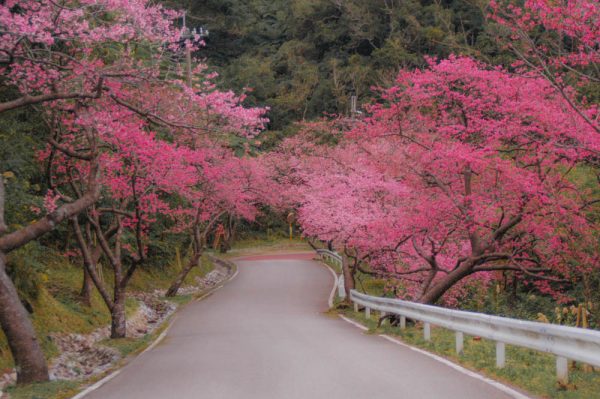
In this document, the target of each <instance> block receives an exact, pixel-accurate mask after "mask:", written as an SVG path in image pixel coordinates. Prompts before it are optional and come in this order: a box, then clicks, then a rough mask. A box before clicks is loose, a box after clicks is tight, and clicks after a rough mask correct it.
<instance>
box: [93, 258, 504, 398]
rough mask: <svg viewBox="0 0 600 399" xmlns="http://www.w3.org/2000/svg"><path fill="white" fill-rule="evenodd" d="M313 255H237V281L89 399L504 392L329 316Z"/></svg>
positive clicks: (182, 318) (189, 311) (327, 278)
mask: <svg viewBox="0 0 600 399" xmlns="http://www.w3.org/2000/svg"><path fill="white" fill-rule="evenodd" d="M311 256H312V255H308V254H305V255H302V256H298V255H296V256H290V255H287V256H285V257H283V258H282V257H281V256H280V257H279V258H275V257H271V258H270V257H262V258H261V257H255V258H254V259H252V258H248V259H245V260H240V261H237V262H236V263H237V265H238V267H239V274H238V276H237V277H236V278H235V279H233V280H232V281H230V282H229V283H228V284H227V285H225V286H224V287H223V288H222V289H221V290H219V291H217V292H215V293H214V294H213V295H211V296H210V297H208V298H206V299H204V300H202V301H200V302H194V303H192V304H190V305H188V306H187V307H186V308H184V309H183V310H182V311H181V312H179V313H178V314H177V318H176V320H175V323H174V324H173V326H172V327H171V329H170V330H169V332H168V334H167V336H166V338H165V339H164V341H162V342H161V343H160V344H159V345H157V346H156V347H155V348H154V349H152V350H150V351H148V352H146V353H144V354H142V355H141V356H139V357H138V358H137V359H135V360H134V361H132V362H131V363H130V364H128V365H127V366H126V367H125V368H124V369H123V370H122V371H121V373H120V374H118V375H117V376H116V377H115V378H113V379H112V380H110V381H108V382H107V383H106V384H104V385H102V386H101V387H100V388H99V389H97V390H95V391H93V392H91V393H90V394H88V395H87V396H85V399H154V398H156V399H171V398H172V399H200V398H207V399H237V398H240V399H288V398H290V399H295V398H298V399H320V398H323V399H325V398H327V399H338V398H339V399H342V398H343V399H354V398H356V399H378V398H406V399H420V398H444V399H453V398H456V399H470V398H477V399H480V398H485V399H492V398H508V397H510V396H508V395H507V394H505V393H504V392H502V391H500V390H498V389H496V388H495V387H493V386H491V385H489V384H486V383H485V382H483V381H481V380H478V379H476V378H473V377H470V376H468V375H465V374H463V373H461V372H459V371H457V370H454V369H452V368H450V367H448V366H447V365H444V364H442V363H440V362H438V361H436V360H434V359H431V358H429V357H427V356H424V355H422V354H419V353H417V352H414V351H412V350H410V349H407V348H403V347H402V346H398V345H396V344H394V343H392V342H388V341H386V340H384V339H382V338H381V337H378V336H373V335H365V334H364V333H363V332H362V331H361V330H359V329H357V328H356V327H354V326H352V325H350V324H349V323H347V322H345V321H343V320H342V319H340V318H337V317H333V316H331V315H327V314H325V313H324V312H325V311H326V310H327V299H328V296H329V293H330V291H331V288H332V275H331V273H330V271H329V270H327V269H326V268H325V267H324V266H322V265H320V264H319V263H317V262H314V261H311V260H310V257H311Z"/></svg>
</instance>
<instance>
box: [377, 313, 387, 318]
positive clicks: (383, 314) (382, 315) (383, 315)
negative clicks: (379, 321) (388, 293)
mask: <svg viewBox="0 0 600 399" xmlns="http://www.w3.org/2000/svg"><path fill="white" fill-rule="evenodd" d="M386 315H387V313H385V312H379V317H380V318H381V317H385V316H386Z"/></svg>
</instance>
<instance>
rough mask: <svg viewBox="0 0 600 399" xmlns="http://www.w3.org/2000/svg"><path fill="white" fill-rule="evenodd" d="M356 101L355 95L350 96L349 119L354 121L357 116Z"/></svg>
mask: <svg viewBox="0 0 600 399" xmlns="http://www.w3.org/2000/svg"><path fill="white" fill-rule="evenodd" d="M356 101H357V97H356V94H352V96H351V97H350V117H351V118H352V119H354V118H355V117H356V114H357V110H356Z"/></svg>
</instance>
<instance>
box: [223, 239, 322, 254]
mask: <svg viewBox="0 0 600 399" xmlns="http://www.w3.org/2000/svg"><path fill="white" fill-rule="evenodd" d="M310 250H312V248H311V247H310V245H308V244H307V243H306V241H305V240H302V239H298V238H294V239H293V240H290V239H289V238H282V237H277V236H271V237H266V238H248V239H244V240H240V241H237V242H236V243H235V244H234V245H233V248H232V249H231V250H229V251H228V252H227V253H225V254H215V255H217V256H219V257H223V258H233V257H238V256H246V255H257V254H264V253H272V252H280V251H310Z"/></svg>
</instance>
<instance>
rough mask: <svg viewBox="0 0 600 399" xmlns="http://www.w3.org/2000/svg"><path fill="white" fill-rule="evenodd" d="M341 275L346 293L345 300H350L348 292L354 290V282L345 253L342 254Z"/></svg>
mask: <svg viewBox="0 0 600 399" xmlns="http://www.w3.org/2000/svg"><path fill="white" fill-rule="evenodd" d="M342 274H343V275H344V290H345V291H346V298H347V300H350V291H351V290H353V289H354V287H355V285H356V282H355V281H354V273H353V272H352V267H350V260H349V259H348V256H347V255H346V254H345V253H343V254H342Z"/></svg>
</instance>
